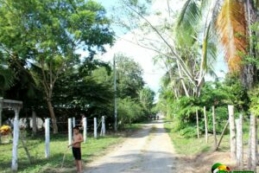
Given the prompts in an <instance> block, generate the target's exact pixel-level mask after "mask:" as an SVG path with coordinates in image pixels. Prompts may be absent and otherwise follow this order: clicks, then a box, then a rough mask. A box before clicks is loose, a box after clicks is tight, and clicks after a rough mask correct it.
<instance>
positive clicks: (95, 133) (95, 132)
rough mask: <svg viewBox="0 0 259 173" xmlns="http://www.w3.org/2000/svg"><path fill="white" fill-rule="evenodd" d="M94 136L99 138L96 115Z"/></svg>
mask: <svg viewBox="0 0 259 173" xmlns="http://www.w3.org/2000/svg"><path fill="white" fill-rule="evenodd" d="M94 138H97V118H96V117H94Z"/></svg>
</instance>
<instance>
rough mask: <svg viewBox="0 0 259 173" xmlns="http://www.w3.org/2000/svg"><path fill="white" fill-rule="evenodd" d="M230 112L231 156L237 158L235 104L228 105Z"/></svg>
mask: <svg viewBox="0 0 259 173" xmlns="http://www.w3.org/2000/svg"><path fill="white" fill-rule="evenodd" d="M228 114H229V128H230V152H231V158H232V159H236V129H235V117H234V106H233V105H228Z"/></svg>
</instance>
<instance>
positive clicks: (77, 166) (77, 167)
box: [75, 160, 79, 172]
mask: <svg viewBox="0 0 259 173" xmlns="http://www.w3.org/2000/svg"><path fill="white" fill-rule="evenodd" d="M78 161H79V160H75V162H76V172H79V164H78Z"/></svg>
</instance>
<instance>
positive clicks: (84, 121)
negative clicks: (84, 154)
mask: <svg viewBox="0 0 259 173" xmlns="http://www.w3.org/2000/svg"><path fill="white" fill-rule="evenodd" d="M83 137H84V142H86V140H87V118H86V117H84V118H83Z"/></svg>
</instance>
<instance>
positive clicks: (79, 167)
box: [78, 160, 82, 173]
mask: <svg viewBox="0 0 259 173" xmlns="http://www.w3.org/2000/svg"><path fill="white" fill-rule="evenodd" d="M78 172H80V173H82V161H81V160H78Z"/></svg>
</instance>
